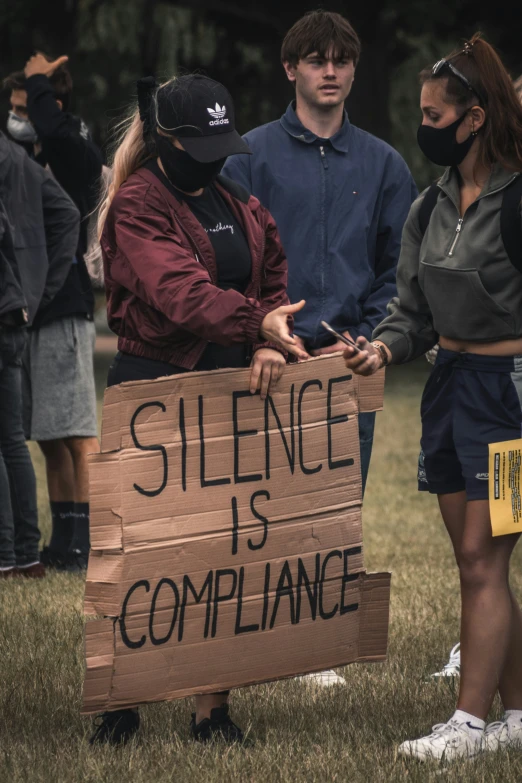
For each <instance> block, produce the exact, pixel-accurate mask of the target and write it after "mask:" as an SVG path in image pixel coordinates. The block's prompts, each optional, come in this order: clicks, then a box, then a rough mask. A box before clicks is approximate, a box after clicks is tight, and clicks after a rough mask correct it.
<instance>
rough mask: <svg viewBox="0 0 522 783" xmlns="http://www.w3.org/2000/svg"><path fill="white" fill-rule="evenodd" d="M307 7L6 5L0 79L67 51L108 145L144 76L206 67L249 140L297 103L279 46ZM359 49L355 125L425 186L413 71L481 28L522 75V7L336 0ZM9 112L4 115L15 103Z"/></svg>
mask: <svg viewBox="0 0 522 783" xmlns="http://www.w3.org/2000/svg"><path fill="white" fill-rule="evenodd" d="M317 7H318V4H317V2H311V1H310V0H300V2H295V0H285V2H281V0H263V1H262V2H248V1H245V0H186V2H176V1H175V0H171V1H170V2H168V0H109V1H107V0H47V2H42V0H16V2H12V1H11V2H8V1H7V0H0V75H1V76H5V75H6V74H8V73H9V72H11V71H12V70H15V69H19V68H21V67H22V66H23V65H24V63H25V61H26V60H27V59H28V57H29V56H30V55H31V54H32V52H33V51H34V50H42V51H45V52H47V53H49V54H51V55H52V56H58V55H61V54H68V55H69V57H70V68H71V71H72V74H73V78H74V82H75V97H74V103H73V108H74V110H75V111H76V112H77V113H78V114H81V115H82V116H83V118H84V119H85V120H86V122H87V123H88V125H89V126H90V128H91V130H92V132H93V133H94V136H95V138H96V139H97V140H98V141H99V142H100V143H101V144H104V145H105V144H106V143H107V140H108V138H109V137H110V131H111V127H113V126H114V124H115V121H116V120H117V118H119V117H120V116H121V114H122V112H124V111H125V108H126V106H127V105H128V103H129V101H130V100H132V98H133V95H134V82H135V80H136V79H137V78H138V77H140V76H142V75H148V74H156V75H158V76H160V77H168V76H171V75H172V74H174V73H179V72H187V71H194V70H201V71H203V72H205V73H207V74H208V75H210V76H212V77H213V78H215V79H218V80H219V81H222V82H224V83H225V84H226V85H227V87H228V88H229V89H230V91H231V93H232V95H233V97H234V100H235V103H236V112H237V116H238V125H239V130H240V131H242V132H245V131H247V130H249V129H250V128H252V127H254V126H256V125H259V124H260V123H263V122H268V121H270V120H273V119H275V118H276V117H278V116H279V115H280V114H281V113H282V112H283V111H284V109H285V106H286V105H287V103H288V101H289V100H290V99H291V97H292V90H291V87H290V85H289V84H288V83H287V81H286V78H285V77H284V74H283V71H282V69H281V65H280V61H279V52H280V46H281V41H282V38H283V36H284V33H285V32H286V30H287V29H288V28H289V27H290V26H291V25H292V23H293V22H294V21H295V20H296V19H298V18H299V17H300V16H301V15H302V14H303V13H305V12H306V11H308V10H312V9H314V8H317ZM322 7H324V8H326V9H327V10H335V11H339V12H341V13H343V14H344V15H345V16H347V17H348V18H349V19H350V21H351V22H352V24H353V25H354V27H355V28H356V30H357V32H358V33H359V35H360V37H361V39H362V43H363V53H362V57H361V61H360V63H359V66H358V69H357V74H356V81H355V85H354V89H353V91H352V94H351V96H350V98H349V100H348V109H349V112H350V118H351V120H352V122H354V123H355V124H357V125H359V126H361V127H362V128H365V129H366V130H369V131H370V132H372V133H374V134H376V135H377V136H380V137H381V138H383V139H386V140H387V141H389V142H391V143H392V144H394V146H396V147H397V148H398V149H399V150H400V152H401V153H402V154H403V155H404V157H405V158H406V160H407V161H408V163H409V165H410V166H411V167H412V170H413V172H414V175H415V176H416V178H417V180H418V182H419V185H421V186H422V185H424V184H425V183H426V182H428V181H429V179H430V177H432V176H433V174H434V171H433V170H432V169H431V168H430V166H429V164H427V163H426V161H425V160H424V159H423V157H422V155H421V154H420V152H419V151H418V149H417V146H416V143H415V131H416V127H417V125H418V122H419V116H420V115H419V110H418V84H417V74H418V72H419V70H420V69H421V68H422V67H423V66H425V65H426V64H429V63H432V62H434V61H435V60H437V59H439V57H440V56H443V55H444V54H446V53H448V52H449V51H450V50H451V49H452V48H454V47H455V46H456V45H458V44H459V42H461V41H462V39H463V38H465V37H468V36H470V35H471V34H472V33H473V32H474V31H475V30H477V29H481V30H483V31H484V32H485V34H486V36H487V38H488V40H490V41H491V42H492V43H493V44H494V45H496V46H497V47H498V48H499V50H500V52H501V54H502V56H503V57H504V60H505V62H506V64H507V66H508V68H509V69H510V71H511V72H512V74H513V75H514V76H516V75H518V74H519V73H520V72H521V71H522V48H521V46H520V23H521V22H522V7H521V6H520V3H519V2H517V1H516V0H501V2H500V3H492V2H491V1H490V0H488V1H487V2H486V0H473V2H472V1H471V0H436V1H435V0H433V1H432V2H429V0H364V2H346V1H343V0H328V2H326V3H324V4H323V6H322ZM2 108H3V109H4V116H5V110H6V109H7V96H6V95H4V96H3V103H2Z"/></svg>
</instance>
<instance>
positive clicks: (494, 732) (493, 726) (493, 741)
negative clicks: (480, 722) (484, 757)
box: [483, 718, 522, 751]
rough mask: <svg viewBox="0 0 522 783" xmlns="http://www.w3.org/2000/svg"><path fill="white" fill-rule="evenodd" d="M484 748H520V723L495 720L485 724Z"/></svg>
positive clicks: (521, 740) (521, 732)
mask: <svg viewBox="0 0 522 783" xmlns="http://www.w3.org/2000/svg"><path fill="white" fill-rule="evenodd" d="M483 744H484V750H493V751H495V750H500V749H501V748H502V749H504V748H516V749H517V750H522V723H515V722H514V721H507V720H506V719H505V718H504V719H503V720H496V721H495V722H494V723H490V724H489V725H488V726H486V731H485V732H484V743H483Z"/></svg>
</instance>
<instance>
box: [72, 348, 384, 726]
mask: <svg viewBox="0 0 522 783" xmlns="http://www.w3.org/2000/svg"><path fill="white" fill-rule="evenodd" d="M247 387H248V371H247V370H221V371H215V372H211V373H187V374H186V375H181V376H174V377H169V378H164V379H158V380H156V381H147V382H136V383H131V384H123V385H122V386H119V387H113V388H111V389H109V390H108V391H107V392H106V396H105V402H104V412H103V428H102V444H101V447H102V453H101V454H98V455H93V456H92V457H91V465H90V478H91V547H92V549H91V556H90V561H89V570H88V577H87V589H86V599H85V609H86V613H87V614H95V615H98V616H100V615H101V616H102V617H103V618H104V619H97V620H93V621H90V622H88V624H87V626H86V657H87V672H86V678H85V685H84V704H83V711H84V712H86V713H90V712H95V711H99V710H101V709H117V708H118V707H124V706H130V705H135V704H139V703H142V702H150V701H158V700H163V699H172V698H180V697H183V696H186V695H189V694H193V693H206V692H212V691H220V690H227V689H229V688H233V687H240V686H242V685H248V684H251V683H256V682H263V681H267V680H274V679H278V678H282V677H290V676H292V675H295V674H300V673H305V672H308V671H317V670H321V669H323V668H330V667H332V666H341V665H344V664H347V663H351V662H353V661H357V660H383V659H384V657H385V653H386V644H387V628H388V606H389V586H390V577H389V574H373V575H368V574H366V572H365V570H364V564H363V550H362V525H361V472H360V458H359V437H358V421H357V419H358V414H359V412H362V411H372V410H377V409H379V408H380V407H381V406H382V393H383V376H382V375H380V374H379V375H378V376H372V378H369V379H362V380H361V379H359V378H357V377H354V376H352V375H351V374H349V373H347V372H346V371H345V370H344V369H343V366H342V363H341V362H340V360H339V357H335V356H334V357H327V358H321V359H317V360H313V361H310V362H306V363H302V364H298V365H293V366H289V367H287V369H286V372H285V376H284V379H283V380H282V381H281V383H280V386H279V388H278V390H277V392H276V393H275V394H274V395H272V396H269V397H267V399H266V400H265V401H262V400H261V399H260V398H259V395H251V394H250V393H249V392H248V391H247V390H246V389H247Z"/></svg>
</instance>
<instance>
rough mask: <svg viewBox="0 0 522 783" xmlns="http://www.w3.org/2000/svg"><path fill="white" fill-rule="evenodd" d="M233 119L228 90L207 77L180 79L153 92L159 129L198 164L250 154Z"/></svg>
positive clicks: (182, 77)
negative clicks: (178, 140)
mask: <svg viewBox="0 0 522 783" xmlns="http://www.w3.org/2000/svg"><path fill="white" fill-rule="evenodd" d="M234 120H235V118H234V104H233V103H232V97H231V95H230V93H229V91H228V90H227V89H226V88H225V87H223V85H222V84H220V83H219V82H215V81H214V80H213V79H209V78H208V77H207V76H201V75H199V74H193V75H190V76H180V77H179V78H177V79H173V80H172V81H170V82H168V84H166V85H164V86H163V87H160V88H159V89H158V91H157V93H156V117H155V121H156V123H157V125H158V127H159V128H160V129H161V130H162V131H164V132H165V133H168V134H169V135H170V136H177V137H178V138H179V139H180V140H181V143H182V144H183V147H184V148H185V150H186V151H187V152H188V154H189V155H191V156H192V157H193V158H194V159H195V160H198V161H200V162H201V163H211V162H212V161H215V160H219V159H220V158H226V157H228V156H229V155H239V154H241V153H243V154H244V153H246V154H249V155H251V154H252V153H251V151H250V149H249V147H248V145H247V144H246V143H245V142H244V141H243V139H242V138H241V136H240V135H239V133H238V132H237V131H236V127H235V121H234Z"/></svg>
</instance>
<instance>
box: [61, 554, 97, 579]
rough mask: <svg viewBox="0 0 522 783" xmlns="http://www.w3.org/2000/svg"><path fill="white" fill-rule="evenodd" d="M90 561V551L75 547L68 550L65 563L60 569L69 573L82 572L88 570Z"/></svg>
mask: <svg viewBox="0 0 522 783" xmlns="http://www.w3.org/2000/svg"><path fill="white" fill-rule="evenodd" d="M88 563H89V553H88V552H80V550H79V549H73V550H72V551H71V552H67V554H66V556H65V559H64V561H63V565H62V566H61V567H59V569H58V570H59V571H65V572H67V573H68V574H81V573H82V572H83V571H86V570H87V565H88Z"/></svg>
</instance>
